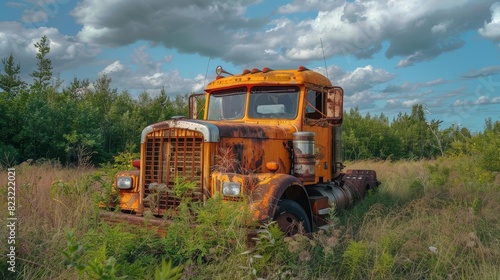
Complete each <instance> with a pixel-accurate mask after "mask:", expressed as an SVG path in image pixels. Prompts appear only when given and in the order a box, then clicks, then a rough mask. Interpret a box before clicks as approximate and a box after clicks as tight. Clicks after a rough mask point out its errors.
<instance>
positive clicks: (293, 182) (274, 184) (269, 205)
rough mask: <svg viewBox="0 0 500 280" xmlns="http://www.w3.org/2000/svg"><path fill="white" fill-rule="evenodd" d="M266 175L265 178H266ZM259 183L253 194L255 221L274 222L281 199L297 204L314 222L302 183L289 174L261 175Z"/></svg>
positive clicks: (252, 202) (252, 204) (252, 203)
mask: <svg viewBox="0 0 500 280" xmlns="http://www.w3.org/2000/svg"><path fill="white" fill-rule="evenodd" d="M264 175H265V176H264ZM258 177H259V179H260V180H259V181H258V182H257V183H256V184H255V185H254V188H253V190H252V193H251V196H250V198H251V210H252V213H253V220H254V221H262V222H264V221H269V220H272V219H273V217H274V215H275V212H276V209H277V207H278V203H279V201H280V199H290V200H293V201H295V202H297V203H298V204H299V205H300V206H301V207H302V208H303V209H304V211H305V212H306V213H307V216H308V218H309V221H312V216H311V215H312V214H311V205H310V203H309V198H308V195H307V192H306V189H305V187H304V185H303V184H302V182H301V181H300V180H299V179H297V178H296V177H294V176H291V175H288V174H280V173H277V174H272V173H268V174H259V176H258Z"/></svg>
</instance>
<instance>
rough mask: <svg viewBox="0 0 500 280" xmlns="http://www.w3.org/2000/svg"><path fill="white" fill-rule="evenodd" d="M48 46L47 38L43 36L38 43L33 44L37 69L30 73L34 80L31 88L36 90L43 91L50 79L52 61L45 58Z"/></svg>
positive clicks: (48, 50)
mask: <svg viewBox="0 0 500 280" xmlns="http://www.w3.org/2000/svg"><path fill="white" fill-rule="evenodd" d="M49 44H50V42H48V41H47V36H43V37H42V39H41V40H40V41H39V42H37V43H35V47H36V48H37V54H36V59H37V60H38V61H37V63H36V65H37V67H38V68H37V70H36V71H34V72H33V73H31V77H33V78H34V79H35V81H34V84H33V86H34V88H36V89H41V90H45V89H46V88H47V87H48V85H49V84H50V79H51V78H52V61H51V60H50V58H47V57H46V56H47V55H48V54H49V52H50V45H49Z"/></svg>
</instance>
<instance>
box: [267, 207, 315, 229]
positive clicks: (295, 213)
mask: <svg viewBox="0 0 500 280" xmlns="http://www.w3.org/2000/svg"><path fill="white" fill-rule="evenodd" d="M274 221H276V223H278V226H279V228H280V229H281V230H282V231H283V232H284V233H285V234H286V235H287V236H292V235H294V234H297V233H309V232H311V223H310V222H309V218H308V217H307V214H306V211H304V209H303V208H302V207H301V206H300V205H299V204H298V203H297V202H295V201H293V200H289V199H282V200H280V202H279V203H278V209H277V210H276V214H275V215H274ZM299 224H302V228H303V230H302V231H301V230H300V229H299Z"/></svg>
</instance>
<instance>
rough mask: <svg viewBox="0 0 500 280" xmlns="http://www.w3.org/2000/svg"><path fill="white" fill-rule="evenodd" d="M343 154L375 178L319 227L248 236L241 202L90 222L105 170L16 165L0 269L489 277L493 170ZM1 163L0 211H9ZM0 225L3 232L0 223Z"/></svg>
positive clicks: (495, 269)
mask: <svg viewBox="0 0 500 280" xmlns="http://www.w3.org/2000/svg"><path fill="white" fill-rule="evenodd" d="M346 165H347V166H348V168H352V169H374V170H376V171H377V174H378V177H379V180H380V181H382V185H381V186H380V188H379V189H378V190H377V191H376V192H374V193H371V194H369V195H368V197H367V198H365V199H364V201H361V202H358V203H357V204H356V205H355V206H354V207H353V208H350V209H348V210H341V211H340V210H339V211H336V213H335V215H334V216H332V218H331V223H332V228H331V230H327V231H321V232H317V233H314V234H312V236H310V237H306V236H296V237H293V238H289V237H288V238H284V237H283V236H282V235H281V233H280V232H279V231H278V230H277V228H276V226H275V225H273V224H269V225H267V226H266V227H265V228H264V230H263V231H262V233H261V234H260V235H259V236H258V241H257V242H256V244H255V245H254V246H253V247H248V246H247V242H246V230H245V229H244V228H242V227H240V226H239V224H240V223H242V221H244V219H245V211H240V208H239V207H241V205H227V204H222V203H219V201H218V200H212V201H209V203H207V204H206V205H205V206H196V207H195V208H194V211H190V210H188V208H187V206H186V205H184V204H183V205H182V206H181V209H180V212H181V215H180V216H179V217H178V218H177V219H176V220H175V221H174V223H173V225H172V226H171V227H170V229H169V231H168V232H167V234H166V235H165V236H163V237H161V236H158V235H157V234H156V233H155V232H153V231H151V230H148V229H142V228H131V227H130V226H128V225H114V226H110V225H107V224H105V223H101V222H100V220H99V218H98V208H97V205H98V202H99V200H100V199H101V198H102V197H104V196H106V192H107V190H108V189H109V186H110V177H111V175H110V174H112V170H109V169H101V170H96V169H65V168H60V167H54V166H52V165H51V164H49V163H46V164H42V165H33V166H17V167H15V172H16V178H15V179H16V207H15V217H16V218H17V220H16V228H15V232H14V233H15V270H16V272H15V273H14V272H11V271H9V270H8V268H9V263H8V261H9V257H8V256H6V255H7V253H8V252H9V248H10V246H11V245H9V244H8V239H7V238H4V239H3V240H2V241H1V243H0V248H1V250H2V257H1V258H0V259H1V264H0V270H1V274H0V278H1V279H121V277H122V278H125V279H179V278H181V279H259V278H260V279H500V221H499V219H500V216H499V213H500V177H499V175H498V172H496V173H495V172H492V171H488V170H486V169H485V168H482V167H481V166H479V165H477V164H476V162H475V159H474V158H472V157H465V156H463V157H455V158H444V159H438V160H433V161H401V162H389V161H378V162H375V161H363V162H352V163H346ZM1 172H2V173H1V174H0V182H1V184H2V185H3V186H4V187H3V188H2V195H1V197H2V207H1V209H0V213H1V215H2V217H10V216H9V215H10V213H9V212H8V202H7V199H6V197H7V184H6V182H7V170H2V171H1ZM2 220H4V221H5V219H2ZM5 223H7V222H5ZM194 223H196V224H197V225H198V226H196V227H192V226H190V224H194ZM0 233H1V234H2V236H6V237H9V236H10V235H11V232H10V230H9V228H8V227H6V226H3V227H1V230H0ZM4 252H7V253H4ZM162 260H164V261H163V262H162ZM176 277H177V278H176Z"/></svg>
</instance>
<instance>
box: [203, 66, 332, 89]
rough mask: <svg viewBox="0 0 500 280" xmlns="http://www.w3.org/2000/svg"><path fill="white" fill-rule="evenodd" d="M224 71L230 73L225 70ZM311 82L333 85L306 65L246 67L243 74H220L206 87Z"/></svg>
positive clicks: (217, 87)
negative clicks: (250, 68) (281, 67)
mask: <svg viewBox="0 0 500 280" xmlns="http://www.w3.org/2000/svg"><path fill="white" fill-rule="evenodd" d="M223 73H226V74H229V73H227V72H225V71H223ZM306 83H311V84H315V85H320V86H327V87H330V86H332V83H331V82H330V80H329V79H328V78H327V77H325V76H323V75H322V74H320V73H318V72H315V71H312V70H309V69H307V68H306V67H304V66H300V67H299V68H297V69H288V70H273V69H269V68H263V69H262V70H260V69H257V68H254V69H252V70H248V69H245V70H243V72H242V73H241V74H237V75H231V74H230V76H224V77H223V76H220V75H218V76H217V77H216V79H215V80H213V81H212V82H210V83H209V84H208V85H207V87H206V88H205V90H206V91H212V90H215V89H219V88H227V87H232V86H245V85H259V84H260V85H263V84H267V85H302V84H306Z"/></svg>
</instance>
